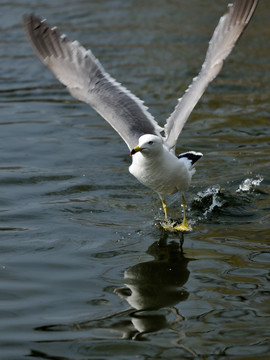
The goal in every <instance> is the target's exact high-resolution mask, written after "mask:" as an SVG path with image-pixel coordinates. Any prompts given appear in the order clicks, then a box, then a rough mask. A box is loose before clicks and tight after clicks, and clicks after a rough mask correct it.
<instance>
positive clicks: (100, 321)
mask: <svg viewBox="0 0 270 360" xmlns="http://www.w3.org/2000/svg"><path fill="white" fill-rule="evenodd" d="M166 240H167V238H166V232H163V237H162V238H161V240H160V241H159V242H155V243H153V244H152V245H151V246H150V247H149V249H148V250H147V253H148V254H149V255H151V256H152V257H153V258H154V259H153V260H150V261H147V262H142V263H138V264H136V265H133V266H131V267H130V268H128V269H127V270H126V271H125V273H124V279H123V283H124V285H125V286H123V287H120V288H116V289H115V290H114V293H115V294H117V295H118V296H119V297H121V298H122V299H124V300H125V301H127V303H128V304H129V305H130V306H129V307H128V308H127V309H125V310H121V311H119V312H115V313H112V314H109V315H106V316H104V317H100V318H95V319H90V320H84V321H81V322H74V323H70V324H58V325H57V324H55V325H49V326H43V327H39V328H37V329H36V330H39V331H53V332H54V331H58V332H59V331H63V332H65V331H67V330H68V331H71V330H72V329H73V330H74V331H75V332H76V337H77V336H78V332H80V331H82V332H83V333H84V334H85V331H87V332H89V335H90V334H91V333H92V336H91V335H90V336H89V337H88V336H87V339H85V340H86V341H91V340H97V339H101V338H100V334H101V333H100V331H101V332H102V333H103V332H104V336H102V339H110V340H112V339H119V335H120V338H122V339H132V340H144V337H145V335H146V334H147V333H151V332H157V331H159V330H161V329H167V330H169V331H172V332H173V333H175V334H176V339H175V340H174V341H173V342H174V343H175V345H177V346H180V347H181V348H184V349H185V350H186V351H187V352H189V353H191V354H193V355H194V352H193V351H192V350H191V349H188V348H186V347H185V346H183V345H181V340H182V339H183V338H184V337H185V336H184V333H182V332H181V328H182V322H183V320H184V317H183V316H182V315H181V314H180V312H179V310H178V309H177V308H176V307H175V305H177V304H178V303H180V302H181V301H184V300H186V299H187V298H188V296H189V293H188V292H187V291H186V290H185V289H184V288H183V286H184V285H185V283H186V282H187V281H188V278H189V274H190V273H189V270H188V268H187V265H188V263H189V261H190V260H191V259H188V258H186V257H185V255H184V253H183V252H182V250H181V247H179V243H176V242H171V243H169V244H167V243H166ZM96 331H98V333H99V336H98V338H97V337H96V336H95V335H93V334H94V333H95V332H96ZM107 331H109V334H110V335H109V334H107V335H106V332H107ZM113 334H114V335H115V336H114V335H113Z"/></svg>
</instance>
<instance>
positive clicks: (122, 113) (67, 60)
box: [23, 0, 259, 232]
mask: <svg viewBox="0 0 270 360" xmlns="http://www.w3.org/2000/svg"><path fill="white" fill-rule="evenodd" d="M258 1H259V0H235V2H234V3H233V4H229V5H228V9H227V12H226V13H225V15H223V16H222V17H221V18H220V20H219V22H218V25H217V27H216V29H215V30H214V33H213V35H212V38H211V40H210V42H209V47H208V50H207V53H206V58H205V60H204V62H203V65H202V68H201V70H200V72H199V74H198V76H197V77H195V78H194V79H193V80H192V83H191V84H190V86H189V87H188V89H187V90H186V92H185V93H184V95H183V97H182V98H180V99H178V103H177V105H176V107H175V109H174V111H173V112H172V114H171V115H170V116H169V118H168V119H167V121H166V124H165V126H164V128H162V127H160V126H159V125H158V123H157V122H156V121H155V120H154V118H153V116H152V115H151V114H150V112H149V111H148V108H147V107H146V106H145V105H144V103H143V101H141V100H140V99H139V98H137V97H136V96H135V95H133V94H132V93H131V92H130V91H129V90H127V89H126V88H125V87H124V86H123V85H121V84H120V83H118V82H117V81H116V80H115V79H113V78H112V77H111V76H110V75H109V74H108V73H107V72H106V71H105V69H104V68H103V66H102V65H101V63H100V62H99V61H98V59H97V58H96V57H95V56H94V55H93V53H92V52H91V50H86V49H85V48H84V47H83V46H82V45H81V44H80V43H79V42H77V41H70V40H69V39H68V38H67V37H66V36H65V35H61V34H60V33H59V31H58V29H57V28H56V27H53V28H50V27H49V25H48V24H47V22H46V20H45V19H44V20H42V19H41V18H40V17H38V16H36V15H35V14H28V15H24V17H23V20H24V27H25V31H26V34H27V37H28V39H29V41H30V43H31V45H32V47H33V49H34V50H35V52H36V54H37V56H38V57H39V59H40V60H41V61H42V62H43V64H45V65H46V66H47V67H48V68H49V69H50V70H51V71H52V72H53V73H54V75H55V76H56V77H57V78H58V80H59V81H60V82H61V83H63V84H64V85H65V86H66V87H67V89H68V90H69V92H70V93H71V95H72V96H74V97H75V98H77V99H79V100H81V101H83V102H85V103H87V104H89V105H90V106H91V107H92V108H93V109H94V110H96V111H97V112H98V113H99V114H100V115H101V116H102V117H103V118H104V119H105V120H106V121H108V123H109V124H110V125H111V126H112V127H113V128H114V129H115V130H116V131H117V132H118V133H119V135H120V136H121V137H122V139H123V140H124V141H125V143H126V144H127V146H128V148H129V151H130V155H131V156H132V164H131V165H130V167H129V171H130V173H131V174H132V175H134V176H135V177H136V178H137V179H138V180H139V181H140V182H141V183H142V184H143V185H145V186H147V187H148V188H150V189H152V190H153V191H155V192H156V193H157V194H158V195H159V197H160V200H161V203H162V207H163V210H164V214H165V219H164V222H163V223H162V227H163V228H164V229H166V230H168V231H172V232H177V231H180V232H183V231H189V230H191V226H190V225H189V224H188V222H187V218H186V201H185V196H184V194H185V192H186V191H187V190H188V188H189V186H190V183H191V178H192V175H193V174H194V172H195V168H194V165H195V163H196V162H197V161H198V160H199V159H200V158H201V157H202V153H200V152H195V151H188V152H185V153H183V154H180V155H178V156H176V155H175V148H176V143H177V139H178V137H179V135H180V133H181V131H182V129H183V127H184V125H185V123H186V121H187V119H188V118H189V115H190V114H191V112H192V110H193V108H194V107H195V105H196V104H197V102H198V101H199V99H200V98H201V96H202V95H203V93H204V91H205V89H206V88H207V86H208V84H209V83H210V82H211V81H212V80H213V79H214V78H215V77H216V76H217V75H218V73H219V72H220V70H221V69H222V66H223V63H224V60H225V59H226V58H227V56H228V55H229V54H230V52H231V51H232V49H233V47H234V45H235V44H236V42H237V40H238V39H239V37H240V35H241V34H242V33H243V31H244V29H245V28H246V26H247V25H248V23H249V21H250V19H251V17H252V15H253V13H254V11H255V9H256V6H257V4H258ZM162 134H163V135H162ZM175 193H181V194H182V203H183V221H182V223H181V224H178V223H177V222H176V221H173V220H170V219H169V218H168V213H167V205H166V202H165V197H166V196H167V195H171V194H175Z"/></svg>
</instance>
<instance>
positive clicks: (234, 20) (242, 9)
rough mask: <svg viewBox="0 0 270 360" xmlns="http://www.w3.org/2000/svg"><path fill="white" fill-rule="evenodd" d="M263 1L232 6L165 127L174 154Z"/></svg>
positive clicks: (247, 0)
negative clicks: (197, 107)
mask: <svg viewBox="0 0 270 360" xmlns="http://www.w3.org/2000/svg"><path fill="white" fill-rule="evenodd" d="M258 1H259V0H236V1H235V2H234V4H230V5H228V12H227V13H226V14H225V15H224V16H222V17H221V18H220V20H219V23H218V25H217V27H216V29H215V31H214V34H213V36H212V39H211V40H210V42H209V47H208V50H207V54H206V58H205V61H204V63H203V65H202V69H201V71H200V73H199V75H198V76H197V77H196V78H194V79H193V82H192V83H191V85H190V86H189V88H188V89H187V90H186V92H185V94H184V96H183V97H182V98H180V99H179V101H178V104H177V106H176V108H175V110H174V112H173V113H172V114H171V115H170V117H169V118H168V120H167V123H166V125H165V128H164V130H165V135H166V140H165V143H166V145H167V146H168V147H169V148H170V149H172V150H174V147H175V145H176V142H177V139H178V136H179V134H180V133H181V131H182V128H183V126H184V125H185V122H186V121H187V119H188V117H189V115H190V113H191V112H192V110H193V109H194V107H195V105H196V104H197V102H198V101H199V99H200V98H201V96H202V94H203V93H204V91H205V89H206V87H207V86H208V84H209V83H210V82H211V81H212V80H213V79H214V78H215V77H216V76H217V75H218V73H219V72H220V70H221V69H222V66H223V62H224V60H225V59H226V57H227V56H228V55H229V54H230V52H231V51H232V49H233V47H234V45H235V44H236V42H237V40H238V39H239V37H240V35H241V34H242V32H243V31H244V29H245V27H246V26H247V24H248V23H249V21H250V19H251V17H252V15H253V13H254V11H255V9H256V6H257V4H258Z"/></svg>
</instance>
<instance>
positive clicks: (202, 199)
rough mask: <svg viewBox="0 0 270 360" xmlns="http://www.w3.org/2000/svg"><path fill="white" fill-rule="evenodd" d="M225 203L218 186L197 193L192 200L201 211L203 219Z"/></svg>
mask: <svg viewBox="0 0 270 360" xmlns="http://www.w3.org/2000/svg"><path fill="white" fill-rule="evenodd" d="M225 202H226V201H225V200H224V198H223V196H222V193H221V188H220V186H219V185H215V186H212V187H210V188H208V189H206V190H204V191H200V192H198V193H197V196H196V197H195V198H194V200H193V203H194V205H195V206H196V208H197V209H198V208H200V209H201V211H203V212H202V215H203V217H204V218H205V217H207V215H208V214H209V213H212V212H213V210H214V209H216V208H221V207H222V206H223V205H224V204H225Z"/></svg>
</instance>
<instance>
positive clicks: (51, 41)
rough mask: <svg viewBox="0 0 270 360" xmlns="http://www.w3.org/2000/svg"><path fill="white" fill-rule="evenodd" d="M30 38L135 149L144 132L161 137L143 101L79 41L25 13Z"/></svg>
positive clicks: (58, 72)
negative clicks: (116, 79) (107, 70)
mask: <svg viewBox="0 0 270 360" xmlns="http://www.w3.org/2000/svg"><path fill="white" fill-rule="evenodd" d="M24 26H25V30H26V34H27V36H28V39H29V41H30V43H31V45H32V47H33V49H34V50H35V52H36V53H37V55H38V57H39V58H40V60H41V61H42V62H43V63H44V64H45V65H46V66H47V67H48V68H49V69H50V70H51V71H52V72H53V73H54V75H55V76H56V77H57V78H58V79H59V81H60V82H61V83H63V84H64V85H65V86H66V87H67V88H68V90H69V92H70V93H71V95H73V96H74V97H75V98H77V99H79V100H81V101H84V102H86V103H87V104H89V105H90V106H91V107H93V108H94V109H95V110H96V111H97V112H98V113H99V114H100V115H101V116H102V117H103V118H104V119H105V120H107V121H108V122H109V123H110V124H111V126H112V127H113V128H114V129H115V130H116V131H117V132H118V133H119V135H120V136H121V137H122V138H123V140H124V141H125V142H126V144H127V145H128V147H129V149H132V148H133V147H135V146H136V145H137V144H138V139H139V137H140V136H141V135H144V134H154V135H158V136H160V132H161V131H162V128H161V127H159V126H158V124H157V122H156V121H155V120H154V118H153V117H152V115H151V114H150V113H149V112H148V110H147V107H146V106H144V104H143V102H142V101H141V100H140V99H138V98H137V97H136V96H135V95H133V94H132V93H131V92H130V91H128V90H127V89H126V88H125V87H123V86H122V85H121V84H120V83H118V82H116V81H115V80H114V79H113V78H112V77H111V76H110V75H109V74H108V73H106V72H105V70H104V68H103V67H102V65H101V64H100V63H99V61H98V60H97V59H96V58H95V56H94V55H93V54H92V52H91V51H90V50H86V49H85V48H84V47H83V46H81V45H80V44H79V43H78V42H77V41H73V42H71V41H69V40H68V39H67V37H66V36H65V35H61V34H60V33H59V32H58V30H57V29H56V28H50V27H49V26H48V25H47V23H46V21H45V20H41V19H40V18H39V17H37V16H35V15H33V14H31V15H25V16H24Z"/></svg>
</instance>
